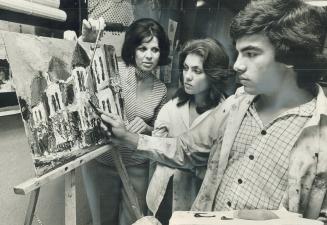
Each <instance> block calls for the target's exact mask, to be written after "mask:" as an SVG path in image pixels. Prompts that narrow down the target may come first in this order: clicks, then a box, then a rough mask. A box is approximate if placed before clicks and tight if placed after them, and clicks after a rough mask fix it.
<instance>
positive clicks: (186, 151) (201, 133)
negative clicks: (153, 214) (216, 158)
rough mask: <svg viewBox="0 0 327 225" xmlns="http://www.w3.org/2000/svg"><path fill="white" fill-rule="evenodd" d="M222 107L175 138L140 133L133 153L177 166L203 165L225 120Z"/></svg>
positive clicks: (205, 163) (215, 142) (217, 138)
mask: <svg viewBox="0 0 327 225" xmlns="http://www.w3.org/2000/svg"><path fill="white" fill-rule="evenodd" d="M222 111H223V109H222V107H219V106H218V107H217V108H216V109H215V110H214V111H213V112H212V113H211V114H210V115H208V117H207V118H205V119H204V120H203V121H202V122H201V123H200V124H198V126H196V127H194V128H193V129H192V130H191V131H189V132H186V133H184V134H183V135H181V136H179V137H178V138H160V137H150V136H145V135H140V136H139V141H138V146H137V149H138V150H137V151H136V154H140V155H141V156H142V157H146V158H150V159H152V160H154V161H158V162H160V163H163V164H166V165H168V166H172V167H177V168H186V169H192V168H194V167H198V166H206V165H207V161H208V157H209V154H210V151H211V149H214V148H216V147H217V142H218V140H219V137H220V134H221V128H222V124H223V121H225V116H224V114H222ZM224 111H225V110H224Z"/></svg>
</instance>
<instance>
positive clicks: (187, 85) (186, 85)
mask: <svg viewBox="0 0 327 225" xmlns="http://www.w3.org/2000/svg"><path fill="white" fill-rule="evenodd" d="M184 86H185V87H186V88H191V87H192V85H190V84H188V83H185V84H184Z"/></svg>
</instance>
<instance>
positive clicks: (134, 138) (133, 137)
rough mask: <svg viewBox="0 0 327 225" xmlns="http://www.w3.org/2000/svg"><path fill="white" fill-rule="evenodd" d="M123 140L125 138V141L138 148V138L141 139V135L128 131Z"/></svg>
mask: <svg viewBox="0 0 327 225" xmlns="http://www.w3.org/2000/svg"><path fill="white" fill-rule="evenodd" d="M123 140H124V142H126V143H128V145H130V146H132V147H134V148H136V146H137V143H138V140H139V135H138V134H136V133H132V132H129V131H128V132H126V134H125V135H124V136H123Z"/></svg>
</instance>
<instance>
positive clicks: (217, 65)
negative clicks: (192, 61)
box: [173, 38, 229, 114]
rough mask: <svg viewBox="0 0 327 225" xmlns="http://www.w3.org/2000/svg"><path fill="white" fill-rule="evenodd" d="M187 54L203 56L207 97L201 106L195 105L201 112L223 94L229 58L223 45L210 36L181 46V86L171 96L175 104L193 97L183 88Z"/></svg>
mask: <svg viewBox="0 0 327 225" xmlns="http://www.w3.org/2000/svg"><path fill="white" fill-rule="evenodd" d="M189 54H195V55H198V56H200V57H201V58H203V70H204V73H205V75H206V77H207V79H208V80H209V89H208V91H207V95H208V97H207V98H206V101H205V102H204V104H203V105H202V106H201V107H197V108H196V110H197V112H198V113H200V114H201V113H203V112H205V111H207V110H209V109H211V108H213V107H215V106H217V105H218V103H219V102H220V100H221V98H222V97H223V96H224V94H223V92H224V87H225V81H226V79H227V76H228V73H229V70H228V69H229V58H228V55H227V54H226V52H225V50H224V47H223V46H222V45H221V44H220V43H219V42H218V41H216V40H214V39H211V38H205V39H197V40H190V41H188V42H187V43H186V44H185V45H184V47H183V48H182V50H181V52H180V56H179V71H180V77H179V78H180V82H181V84H182V86H181V87H180V88H179V89H178V90H177V91H176V93H175V95H174V96H173V98H177V99H178V100H177V106H182V105H184V104H185V103H186V102H187V101H189V100H192V99H193V98H194V96H193V95H190V94H187V93H186V92H185V90H184V79H183V69H182V68H183V64H184V61H185V58H186V57H187V55H189Z"/></svg>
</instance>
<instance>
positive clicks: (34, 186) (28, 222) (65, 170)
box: [14, 145, 143, 225]
mask: <svg viewBox="0 0 327 225" xmlns="http://www.w3.org/2000/svg"><path fill="white" fill-rule="evenodd" d="M108 150H112V156H113V159H114V163H115V166H116V169H117V171H118V174H119V176H120V178H121V180H122V183H123V186H124V190H125V192H126V194H127V197H128V201H129V206H130V211H131V212H133V213H134V216H135V219H140V218H141V217H142V216H143V215H142V211H141V210H140V206H139V204H138V200H137V197H136V194H135V192H134V189H133V186H132V184H131V182H130V180H129V177H128V174H127V171H126V168H125V166H124V164H123V162H122V159H121V155H120V152H119V151H116V150H115V149H114V147H113V146H111V145H105V146H102V147H100V148H97V149H96V150H94V151H91V152H90V153H87V154H85V155H83V156H81V157H79V158H77V159H75V160H74V161H72V162H69V163H67V164H65V165H63V166H61V167H59V168H57V169H55V170H53V171H51V172H49V173H47V174H45V175H43V176H41V177H35V178H32V179H30V180H27V181H26V182H24V183H22V184H20V185H18V186H16V187H14V192H15V193H16V194H19V195H26V194H29V193H31V195H30V200H29V204H28V208H27V212H26V216H25V222H24V225H32V222H33V218H34V212H35V208H36V204H37V201H38V197H39V193H40V189H41V187H42V185H45V184H47V183H49V182H51V181H52V180H54V179H56V178H58V177H61V176H65V225H76V184H75V169H76V168H78V167H80V166H81V165H83V164H84V163H86V162H88V161H90V160H92V159H94V158H96V157H98V156H100V155H101V154H103V153H105V152H106V151H108Z"/></svg>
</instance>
